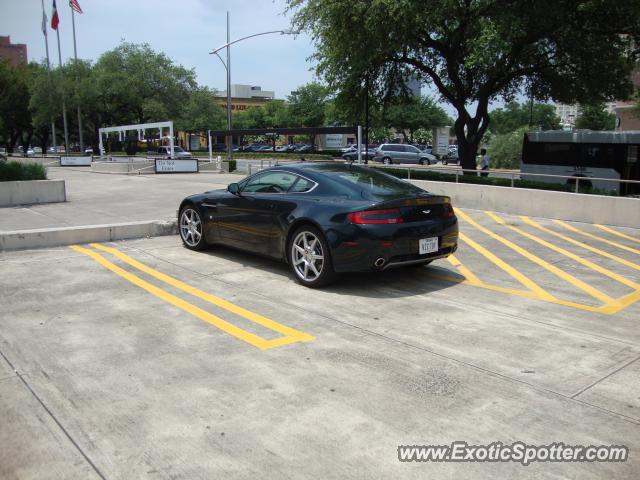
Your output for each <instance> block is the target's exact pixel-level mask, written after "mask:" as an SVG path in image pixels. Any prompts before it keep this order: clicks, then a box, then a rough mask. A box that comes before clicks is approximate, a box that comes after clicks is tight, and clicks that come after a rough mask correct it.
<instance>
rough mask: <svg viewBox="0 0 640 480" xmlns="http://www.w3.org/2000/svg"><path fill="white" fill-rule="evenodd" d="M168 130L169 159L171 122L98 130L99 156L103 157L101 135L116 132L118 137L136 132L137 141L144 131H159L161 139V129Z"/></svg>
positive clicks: (171, 144)
mask: <svg viewBox="0 0 640 480" xmlns="http://www.w3.org/2000/svg"><path fill="white" fill-rule="evenodd" d="M163 128H168V129H169V145H170V147H171V158H173V153H174V152H173V122H154V123H138V124H135V125H118V126H115V127H104V128H100V129H98V137H99V139H100V145H99V148H100V155H104V146H103V144H102V134H103V133H104V134H105V135H108V134H109V133H113V132H117V133H118V135H122V134H123V133H125V132H129V131H131V130H136V131H137V132H138V139H140V138H141V137H143V136H144V134H145V130H155V129H158V130H159V131H160V138H161V139H162V129H163Z"/></svg>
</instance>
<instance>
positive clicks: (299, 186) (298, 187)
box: [289, 177, 315, 193]
mask: <svg viewBox="0 0 640 480" xmlns="http://www.w3.org/2000/svg"><path fill="white" fill-rule="evenodd" d="M314 185H315V183H314V182H312V181H311V180H307V179H306V178H302V177H298V181H297V182H296V183H294V184H293V186H292V187H291V188H290V189H289V192H290V193H291V192H295V193H303V192H308V191H309V190H311V189H312V188H313V187H314Z"/></svg>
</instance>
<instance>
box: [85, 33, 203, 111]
mask: <svg viewBox="0 0 640 480" xmlns="http://www.w3.org/2000/svg"><path fill="white" fill-rule="evenodd" d="M95 82H96V86H97V89H98V91H99V92H100V99H101V101H102V103H103V105H104V106H105V109H106V112H105V113H106V114H107V118H106V119H105V120H106V121H107V123H113V124H115V123H123V122H131V123H146V122H157V121H164V120H167V119H170V118H179V117H180V114H181V113H182V107H183V105H184V104H185V103H186V102H187V101H188V98H189V93H190V92H191V90H192V89H194V88H195V87H196V81H195V73H194V71H193V70H188V69H186V68H183V67H181V66H179V65H175V64H174V63H173V62H172V61H171V59H169V57H167V56H166V55H165V54H164V53H157V52H154V51H153V50H152V49H151V47H149V45H147V44H142V45H136V44H132V43H126V42H123V43H121V44H120V45H119V46H118V47H116V48H115V49H113V50H111V51H109V52H106V53H104V54H102V56H101V57H100V58H99V59H98V61H97V62H96V65H95Z"/></svg>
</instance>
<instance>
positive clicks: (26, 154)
mask: <svg viewBox="0 0 640 480" xmlns="http://www.w3.org/2000/svg"><path fill="white" fill-rule="evenodd" d="M35 154H36V152H34V151H33V148H31V147H28V148H27V151H26V152H24V156H25V157H33V156H35Z"/></svg>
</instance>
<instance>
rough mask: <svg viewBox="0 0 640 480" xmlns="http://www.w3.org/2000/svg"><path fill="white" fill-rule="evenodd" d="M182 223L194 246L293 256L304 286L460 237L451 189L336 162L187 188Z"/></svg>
mask: <svg viewBox="0 0 640 480" xmlns="http://www.w3.org/2000/svg"><path fill="white" fill-rule="evenodd" d="M338 199H339V201H337V200H338ZM178 227H179V228H178V229H179V232H180V237H181V239H182V242H183V243H184V245H185V247H187V248H189V249H191V250H202V249H204V248H206V247H207V245H209V244H212V243H216V244H224V245H229V246H232V247H234V248H240V249H244V250H246V251H249V252H253V253H258V254H262V255H267V256H270V257H273V258H276V259H279V260H282V261H284V262H286V263H288V264H289V266H290V268H291V270H292V271H293V274H294V276H295V278H296V280H297V281H298V282H300V283H301V284H302V285H305V286H307V287H319V286H322V285H325V284H327V283H329V282H331V281H332V280H334V279H335V277H336V274H337V273H340V272H354V271H375V270H384V269H387V268H393V267H402V266H407V265H426V264H428V263H431V262H432V261H433V260H435V259H437V258H444V257H447V256H449V255H451V254H452V253H453V252H455V251H456V249H457V246H458V221H457V219H456V216H455V214H454V211H453V208H452V206H451V201H450V198H449V197H447V196H443V195H435V194H432V193H429V192H426V191H424V190H422V189H421V188H419V187H417V186H415V185H413V184H411V183H409V182H405V181H403V180H400V179H398V178H396V177H393V176H391V175H388V174H386V173H384V172H381V171H379V170H376V169H373V168H368V167H361V166H356V165H345V164H340V163H313V162H309V163H298V164H289V165H287V166H277V167H272V168H268V169H265V170H261V171H260V172H257V173H256V174H254V175H252V176H250V177H247V178H245V179H243V180H242V181H241V182H239V183H231V184H229V186H228V187H227V189H226V190H213V191H209V192H205V193H201V194H197V195H192V196H189V197H187V198H185V199H184V200H183V201H182V202H181V203H180V207H179V209H178Z"/></svg>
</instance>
